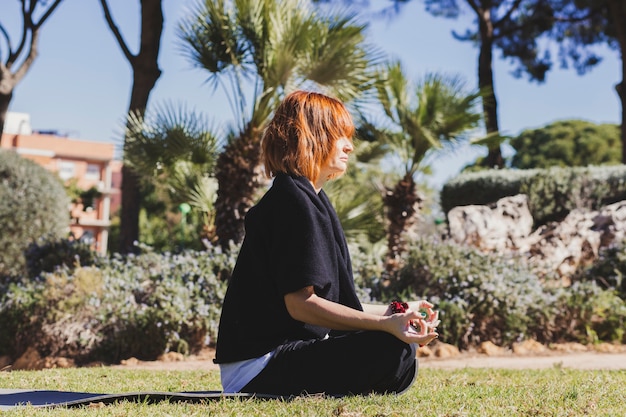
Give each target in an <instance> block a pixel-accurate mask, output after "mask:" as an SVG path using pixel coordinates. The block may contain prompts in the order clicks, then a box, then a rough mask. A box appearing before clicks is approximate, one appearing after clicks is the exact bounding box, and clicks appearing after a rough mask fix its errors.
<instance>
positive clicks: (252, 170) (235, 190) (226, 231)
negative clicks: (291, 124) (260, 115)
mask: <svg viewBox="0 0 626 417" xmlns="http://www.w3.org/2000/svg"><path fill="white" fill-rule="evenodd" d="M260 165H261V132H260V130H259V129H258V128H256V127H252V126H249V127H248V128H247V129H246V130H245V131H244V132H242V134H241V136H239V137H238V138H236V139H234V140H233V141H231V142H230V143H229V144H228V145H227V146H226V148H225V149H224V151H223V152H222V153H221V154H220V155H219V157H218V159H217V163H216V167H215V171H216V172H215V177H216V178H217V182H218V184H219V186H218V191H217V199H216V201H215V212H216V216H215V231H216V234H217V238H218V244H219V245H220V246H221V247H222V248H223V249H225V250H228V248H229V246H230V242H231V241H232V242H233V243H235V244H238V243H241V241H242V240H243V237H244V233H245V231H244V218H245V215H246V213H247V212H248V210H249V209H250V207H252V205H253V204H254V197H255V194H256V191H257V190H258V189H259V185H260V184H259V180H258V178H259V175H258V168H259V166H260Z"/></svg>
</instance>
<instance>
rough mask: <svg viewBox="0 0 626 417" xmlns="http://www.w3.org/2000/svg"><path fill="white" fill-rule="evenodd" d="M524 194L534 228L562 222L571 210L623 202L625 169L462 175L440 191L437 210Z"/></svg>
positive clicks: (517, 171)
mask: <svg viewBox="0 0 626 417" xmlns="http://www.w3.org/2000/svg"><path fill="white" fill-rule="evenodd" d="M516 194H526V195H527V196H528V200H529V208H530V211H531V214H532V216H533V219H534V221H535V226H539V225H542V224H546V223H547V222H549V221H558V220H561V219H563V218H564V217H565V216H566V215H567V213H569V212H570V211H571V210H573V209H575V208H589V209H597V208H598V207H600V206H601V205H604V204H611V203H614V202H616V201H621V200H626V166H624V165H619V166H599V167H591V166H590V167H573V168H558V167H554V168H548V169H529V170H514V169H502V170H488V171H478V172H468V173H462V174H460V175H458V176H457V177H455V178H453V179H452V180H450V181H449V182H448V183H446V184H445V185H444V186H443V188H442V190H441V208H442V210H443V211H444V212H445V213H448V212H449V211H450V210H451V209H452V208H454V207H457V206H465V205H471V204H477V205H486V204H492V203H495V202H497V201H498V200H499V199H501V198H503V197H508V196H513V195H516Z"/></svg>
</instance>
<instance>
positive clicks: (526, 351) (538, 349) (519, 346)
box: [512, 340, 548, 355]
mask: <svg viewBox="0 0 626 417" xmlns="http://www.w3.org/2000/svg"><path fill="white" fill-rule="evenodd" d="M512 350H513V353H515V354H516V355H532V354H537V353H544V352H546V351H547V350H548V348H547V347H546V346H544V345H542V344H541V343H539V342H537V341H536V340H524V341H523V342H519V343H513V346H512Z"/></svg>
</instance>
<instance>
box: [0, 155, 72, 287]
mask: <svg viewBox="0 0 626 417" xmlns="http://www.w3.org/2000/svg"><path fill="white" fill-rule="evenodd" d="M68 205H69V199H68V198H67V195H66V193H65V190H64V188H63V185H62V184H61V182H60V181H59V180H57V178H56V177H55V176H54V175H53V174H52V173H50V172H49V171H47V170H46V169H45V168H43V167H41V166H40V165H38V164H36V163H35V162H33V161H30V160H28V159H24V158H22V157H20V156H19V155H18V154H17V153H15V152H12V151H2V150H0V230H2V232H1V233H0V276H1V275H19V274H25V273H26V257H25V254H24V251H25V250H26V249H27V248H28V245H30V244H31V243H35V242H37V241H38V240H39V239H41V238H47V237H50V238H61V237H65V236H67V234H68V233H69V210H68Z"/></svg>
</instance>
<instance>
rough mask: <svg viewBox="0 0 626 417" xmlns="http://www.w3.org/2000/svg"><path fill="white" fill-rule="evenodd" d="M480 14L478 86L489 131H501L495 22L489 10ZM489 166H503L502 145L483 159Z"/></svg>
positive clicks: (490, 151)
mask: <svg viewBox="0 0 626 417" xmlns="http://www.w3.org/2000/svg"><path fill="white" fill-rule="evenodd" d="M477 15H478V21H479V30H480V52H479V55H478V86H479V88H480V89H481V90H482V91H483V92H484V96H483V114H484V117H485V128H486V129H487V133H495V132H499V131H500V128H499V126H498V101H497V99H496V93H495V87H494V83H493V67H492V64H493V24H492V22H491V16H490V11H489V10H482V11H480V12H479V13H477ZM483 165H484V166H486V167H488V168H493V167H497V168H502V167H503V166H504V160H503V159H502V151H501V149H500V145H496V146H493V147H490V148H489V153H488V154H487V157H486V158H485V160H484V161H483Z"/></svg>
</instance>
